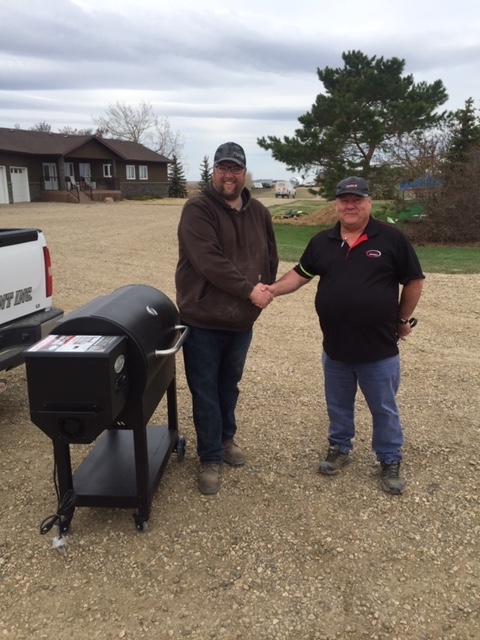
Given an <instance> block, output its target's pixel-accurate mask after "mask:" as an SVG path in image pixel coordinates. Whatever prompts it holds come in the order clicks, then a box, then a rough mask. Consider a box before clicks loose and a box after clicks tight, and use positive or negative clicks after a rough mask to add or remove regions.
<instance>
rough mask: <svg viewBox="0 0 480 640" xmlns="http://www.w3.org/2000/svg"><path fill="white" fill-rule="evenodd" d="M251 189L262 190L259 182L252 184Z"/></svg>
mask: <svg viewBox="0 0 480 640" xmlns="http://www.w3.org/2000/svg"><path fill="white" fill-rule="evenodd" d="M252 189H263V184H262V183H261V182H254V183H253V184H252Z"/></svg>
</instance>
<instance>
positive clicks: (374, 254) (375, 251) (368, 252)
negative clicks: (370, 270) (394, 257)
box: [365, 249, 382, 258]
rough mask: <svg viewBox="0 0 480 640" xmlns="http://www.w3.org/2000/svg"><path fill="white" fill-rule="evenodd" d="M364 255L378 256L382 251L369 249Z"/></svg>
mask: <svg viewBox="0 0 480 640" xmlns="http://www.w3.org/2000/svg"><path fill="white" fill-rule="evenodd" d="M365 255H366V256H367V258H380V256H381V255H382V252H381V251H378V249H370V250H369V251H367V252H366V253H365Z"/></svg>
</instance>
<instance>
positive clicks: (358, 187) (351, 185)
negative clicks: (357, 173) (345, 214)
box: [335, 176, 370, 198]
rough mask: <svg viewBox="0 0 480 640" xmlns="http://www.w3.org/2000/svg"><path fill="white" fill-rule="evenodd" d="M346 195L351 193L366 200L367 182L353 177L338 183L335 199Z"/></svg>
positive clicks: (367, 194)
mask: <svg viewBox="0 0 480 640" xmlns="http://www.w3.org/2000/svg"><path fill="white" fill-rule="evenodd" d="M347 193H353V194H355V195H356V196H362V197H363V198H368V196H369V195H370V188H369V186H368V182H367V181H366V180H364V179H363V178H355V177H354V176H352V177H350V178H345V180H342V181H341V182H339V183H338V185H337V193H336V194H335V198H338V196H344V195H346V194H347Z"/></svg>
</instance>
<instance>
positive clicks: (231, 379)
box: [183, 327, 252, 464]
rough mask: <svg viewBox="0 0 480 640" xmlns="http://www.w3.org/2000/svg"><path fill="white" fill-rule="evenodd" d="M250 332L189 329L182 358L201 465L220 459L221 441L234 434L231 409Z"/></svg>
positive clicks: (233, 404)
mask: <svg viewBox="0 0 480 640" xmlns="http://www.w3.org/2000/svg"><path fill="white" fill-rule="evenodd" d="M251 341H252V330H251V329H249V330H248V331H217V330H209V329H198V328H197V327H190V333H189V335H188V338H187V340H186V341H185V344H184V345H183V359H184V362H185V375H186V377H187V383H188V387H189V389H190V392H191V394H192V403H193V422H194V425H195V430H196V432H197V453H198V456H199V458H200V462H201V463H202V464H205V463H208V462H221V461H222V460H223V447H222V442H224V441H225V440H228V439H229V438H233V436H234V435H235V433H236V431H237V424H236V421H235V408H236V406H237V400H238V395H239V390H238V383H239V382H240V380H241V379H242V374H243V368H244V365H245V360H246V358H247V353H248V348H249V346H250V342H251Z"/></svg>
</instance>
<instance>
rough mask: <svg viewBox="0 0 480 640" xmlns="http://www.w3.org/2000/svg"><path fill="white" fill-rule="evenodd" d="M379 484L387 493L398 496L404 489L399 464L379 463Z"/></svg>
mask: <svg viewBox="0 0 480 640" xmlns="http://www.w3.org/2000/svg"><path fill="white" fill-rule="evenodd" d="M380 465H381V469H380V483H381V485H382V488H383V489H384V490H385V491H386V492H387V493H395V494H397V495H398V494H400V493H403V490H404V489H405V480H404V479H403V477H402V474H401V472H400V462H392V463H391V464H387V463H386V462H381V463H380Z"/></svg>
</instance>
